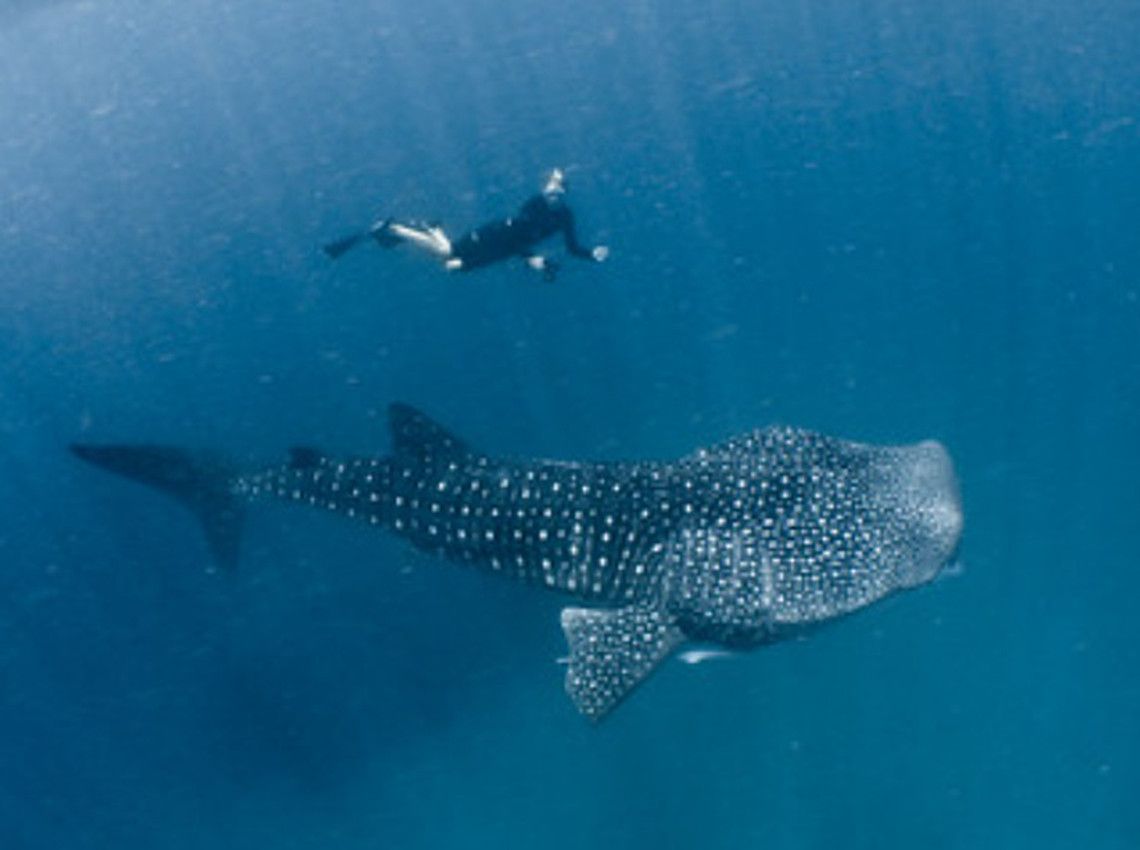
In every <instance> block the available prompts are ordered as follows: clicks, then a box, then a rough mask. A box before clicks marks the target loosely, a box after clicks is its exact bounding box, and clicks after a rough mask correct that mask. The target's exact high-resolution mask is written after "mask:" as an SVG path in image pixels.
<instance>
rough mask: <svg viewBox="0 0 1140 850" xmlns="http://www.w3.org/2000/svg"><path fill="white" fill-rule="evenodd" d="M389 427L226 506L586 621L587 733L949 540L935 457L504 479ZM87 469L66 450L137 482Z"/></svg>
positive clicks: (871, 452)
mask: <svg viewBox="0 0 1140 850" xmlns="http://www.w3.org/2000/svg"><path fill="white" fill-rule="evenodd" d="M390 419H391V427H392V437H393V441H392V451H391V453H390V454H389V455H387V456H384V457H375V458H348V459H336V458H332V457H328V456H326V455H324V454H322V453H320V452H318V451H315V450H313V449H297V450H294V453H293V459H292V461H291V462H290V463H288V464H286V465H283V466H280V467H275V468H271V469H267V470H263V471H260V472H256V473H246V474H239V475H233V476H230V477H229V478H228V479H227V480H228V485H227V486H228V487H229V492H230V495H231V497H233V498H234V500H235V501H236V502H238V503H242V502H245V501H248V500H253V501H259V500H264V499H283V500H285V501H289V502H296V503H300V504H304V505H309V506H312V507H316V508H319V509H321V510H326V511H331V512H334V513H338V514H342V515H344V516H347V517H349V518H352V519H355V520H358V521H361V522H365V523H368V524H371V525H375V526H379V527H383V528H386V529H389V530H391V531H392V532H394V533H396V534H399V535H401V536H402V537H404V538H405V539H407V540H408V541H409V542H410V543H412V544H413V545H414V546H416V547H418V548H421V549H424V550H427V551H429V552H433V553H436V554H438V555H440V556H442V557H444V558H447V559H450V560H454V561H458V562H463V563H467V564H471V565H473V566H477V567H480V568H483V569H486V570H488V571H489V572H492V573H497V574H501V575H505V576H509V577H510V578H512V579H515V580H520V581H525V582H528V583H531V584H536V585H539V586H543V587H546V588H549V589H551V590H554V591H557V592H561V593H563V594H567V595H570V596H572V597H574V598H575V599H577V600H580V601H581V602H583V603H585V604H586V605H587V606H590V607H572V608H567V609H566V610H565V611H564V612H563V615H562V626H563V630H564V632H565V633H566V637H567V641H568V644H569V647H570V657H569V666H568V670H567V676H566V688H567V691H568V693H569V694H570V696H571V698H572V699H573V700H574V702H575V704H576V706H577V707H578V709H579V710H580V711H581V712H582V713H583V714H585V715H586V716H588V717H590V718H593V719H598V718H601V717H603V716H605V715H606V714H608V713H609V712H610V711H612V710H613V708H614V707H615V706H616V705H617V704H618V703H619V702H620V701H621V700H622V699H623V698H624V697H625V696H626V695H627V694H628V693H629V692H630V691H631V690H632V689H633V688H634V687H635V686H636V685H637V683H638V682H640V681H641V680H643V679H644V678H645V677H646V676H647V675H649V673H650V672H652V670H653V669H654V667H655V666H656V665H657V664H659V663H660V662H661V660H663V659H664V658H666V657H667V656H668V655H669V654H670V653H671V652H672V651H673V649H675V648H676V647H677V646H679V645H680V644H681V643H682V642H684V641H685V640H689V639H692V640H700V641H703V642H713V643H719V644H722V645H725V646H730V647H750V646H755V645H758V644H761V643H766V642H770V641H773V640H778V639H780V638H781V637H784V636H786V635H788V634H790V633H793V632H795V631H797V630H799V629H801V628H802V627H803V626H805V625H810V624H815V623H821V622H825V621H827V620H831V619H834V618H836V617H839V616H842V615H844V614H847V613H850V612H852V611H855V610H858V609H860V608H863V607H865V606H867V605H869V604H871V603H872V602H875V601H876V600H878V599H881V598H882V597H884V596H886V595H888V594H890V593H892V592H894V591H896V590H901V589H904V588H908V587H914V586H916V585H920V584H923V583H925V582H927V581H930V580H931V579H932V578H934V576H935V575H936V574H937V573H938V571H939V570H940V569H941V568H942V567H943V566H945V565H946V564H947V563H948V562H949V561H950V560H951V559H952V558H953V556H954V553H955V550H956V548H957V545H958V540H959V537H960V535H961V530H962V512H961V507H960V504H959V497H958V489H957V483H956V480H955V476H954V471H953V467H952V465H951V462H950V458H949V456H948V455H947V453H946V451H945V449H944V448H943V447H942V446H941V445H940V444H938V443H935V442H925V443H919V444H916V445H912V446H898V447H877V446H869V445H863V444H858V443H852V442H847V441H843V440H838V439H835V438H831V437H827V436H823V435H820V434H815V433H812V432H809V431H803V430H799V429H794V428H768V429H764V430H758V431H754V432H751V433H749V434H745V435H743V436H740V437H737V438H734V439H732V440H728V441H727V442H724V443H722V444H720V445H717V446H713V447H710V448H706V449H700V450H698V451H697V452H695V453H694V454H692V455H690V456H688V457H685V458H682V459H680V460H679V461H675V462H671V463H651V462H637V463H574V462H557V461H542V460H534V461H507V460H502V459H498V458H494V457H492V456H489V455H486V454H484V453H482V452H479V451H476V450H475V449H473V448H471V447H470V446H468V445H467V444H466V443H464V442H463V441H462V440H460V439H459V438H458V437H456V436H455V435H453V434H451V433H449V432H447V431H446V430H444V429H443V428H442V427H440V426H439V425H437V424H436V423H434V422H432V421H431V420H430V419H428V418H427V417H426V416H424V415H423V414H421V413H419V412H418V411H416V410H414V409H412V408H410V407H406V406H403V405H394V406H393V407H392V409H391V414H390ZM118 451H120V452H121V451H131V449H129V448H128V449H123V448H122V447H119V449H118ZM134 451H136V452H138V451H140V450H139V449H134ZM150 451H151V452H152V454H153V452H154V449H153V448H152V449H150ZM162 451H172V450H162ZM99 452H100V450H99V449H98V448H91V447H80V448H78V449H77V453H78V454H80V456H81V457H84V458H85V459H87V460H91V461H92V462H95V463H97V464H99V465H102V466H105V467H107V468H111V469H113V470H114V471H117V472H120V473H121V474H125V475H128V476H130V477H135V478H140V479H142V478H143V476H142V475H139V474H134V473H132V472H131V471H129V469H128V468H127V467H128V464H126V463H125V462H123V461H122V460H121V459H119V460H116V461H115V462H110V461H108V460H107V459H106V458H101V457H100V455H99ZM187 463H189V462H188V461H183V465H186V464H187ZM152 465H153V462H152ZM191 466H192V463H191ZM147 474H148V475H149V476H150V477H149V478H147V479H146V480H147V482H148V483H152V484H155V486H160V487H161V486H162V485H161V484H157V483H156V482H155V481H154V476H153V474H152V473H151V472H150V469H149V468H148V470H147ZM180 474H181V475H182V477H181V478H180V479H179V480H180V481H181V480H183V479H184V478H185V475H184V473H180ZM166 489H171V488H166ZM183 498H185V497H184V496H183ZM204 522H205V523H206V525H207V528H208V527H209V522H208V520H205V519H204Z"/></svg>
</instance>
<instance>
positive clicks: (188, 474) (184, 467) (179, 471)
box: [71, 443, 245, 569]
mask: <svg viewBox="0 0 1140 850" xmlns="http://www.w3.org/2000/svg"><path fill="white" fill-rule="evenodd" d="M71 451H72V453H73V454H74V455H75V456H76V457H78V458H80V459H82V460H85V461H87V462H88V463H90V464H93V465H95V466H98V467H102V468H103V469H106V470H108V471H110V472H114V473H116V474H117V475H122V476H123V477H124V478H130V479H131V480H133V481H138V482H139V483H140V484H149V485H150V486H151V487H154V488H155V489H157V490H161V491H162V492H163V493H166V494H167V495H169V496H172V497H173V498H174V499H175V500H177V501H178V502H179V503H180V504H182V505H183V506H184V507H186V508H188V509H189V510H190V511H191V513H193V514H194V515H195V516H196V517H198V521H199V522H201V523H202V530H203V531H204V532H205V534H206V542H207V544H208V545H209V547H210V553H211V554H212V555H213V556H214V560H215V562H216V563H217V564H218V566H220V567H222V568H224V569H233V568H235V567H236V566H237V561H238V552H239V549H240V547H241V533H242V528H243V526H244V524H245V508H244V506H243V505H242V504H241V502H240V501H239V499H238V497H237V496H236V495H235V494H234V492H233V485H234V482H235V480H236V479H237V473H236V471H235V470H234V469H232V468H231V467H230V466H229V465H228V464H226V463H225V462H223V461H220V460H219V459H218V458H217V457H215V456H213V455H209V454H205V453H198V452H192V451H186V450H185V449H178V448H174V447H172V446H154V445H133V446H131V445H91V444H87V443H73V444H72V445H71Z"/></svg>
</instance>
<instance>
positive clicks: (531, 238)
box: [451, 194, 593, 271]
mask: <svg viewBox="0 0 1140 850" xmlns="http://www.w3.org/2000/svg"><path fill="white" fill-rule="evenodd" d="M558 232H561V233H562V238H563V239H564V240H565V241H566V250H567V251H569V252H570V253H571V254H573V255H574V256H575V257H581V258H582V259H586V260H589V259H593V254H591V253H590V251H589V249H588V248H585V247H583V246H582V245H581V243H579V242H578V236H577V234H576V233H575V231H574V213H572V212H571V211H570V207H568V206H567V205H566V203H565V202H564V201H562V200H561V199H555V200H550V199H548V198H547V197H546V196H545V195H541V194H539V195H535V196H534V197H532V198H530V199H529V200H527V202H526V203H524V204H523V205H522V206H521V207H520V208H519V211H518V213H517V214H515V215H514V216H513V217H511V218H504V219H500V220H498V221H491V222H488V223H486V224H482V225H480V226H479V227H476V228H475V229H474V230H471V231H469V232H467V233H464V234H463V235H462V236H460V237H459V238H458V239H456V240H455V241H454V242H452V243H451V256H452V257H454V258H456V259H458V260H462V261H463V265H462V266H461V269H462V270H463V271H471V270H472V269H477V268H480V267H481V266H486V265H490V264H491V263H497V262H499V261H500V260H506V259H508V258H510V257H531V256H533V255H534V254H535V250H534V249H535V247H536V246H537V245H538V243H539V242H542V241H543V240H544V239H548V238H550V237H551V236H553V235H555V234H556V233H558Z"/></svg>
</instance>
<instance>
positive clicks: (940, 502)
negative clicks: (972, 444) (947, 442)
mask: <svg viewBox="0 0 1140 850" xmlns="http://www.w3.org/2000/svg"><path fill="white" fill-rule="evenodd" d="M895 462H896V463H897V472H896V475H895V476H892V477H894V479H895V480H894V482H893V485H892V484H888V486H889V487H891V486H893V489H894V491H895V492H894V494H893V496H894V499H895V501H896V505H895V508H896V510H897V511H898V513H899V516H900V520H901V522H902V523H903V524H904V525H905V526H909V527H910V529H911V530H910V532H909V534H907V535H906V536H907V537H908V538H909V539H908V540H907V547H906V548H907V549H908V550H909V553H908V557H905V558H903V559H901V560H900V563H899V573H898V578H899V583H900V584H901V585H903V586H905V587H911V586H914V585H917V584H923V583H925V582H928V581H930V580H931V579H933V578H934V577H935V576H937V575H938V574H939V572H940V571H941V570H943V569H944V568H946V567H947V566H949V565H950V564H951V563H952V562H953V561H954V559H955V557H956V556H957V552H958V546H959V543H960V542H961V539H962V529H963V524H964V519H963V514H962V499H961V495H960V489H959V486H958V476H957V475H956V474H955V472H954V464H953V462H952V461H951V460H950V455H949V453H948V452H947V451H946V448H945V447H944V446H943V445H942V444H941V443H939V442H937V441H935V440H927V441H925V442H922V443H918V444H916V445H913V446H903V447H900V448H899V449H897V454H896V456H895Z"/></svg>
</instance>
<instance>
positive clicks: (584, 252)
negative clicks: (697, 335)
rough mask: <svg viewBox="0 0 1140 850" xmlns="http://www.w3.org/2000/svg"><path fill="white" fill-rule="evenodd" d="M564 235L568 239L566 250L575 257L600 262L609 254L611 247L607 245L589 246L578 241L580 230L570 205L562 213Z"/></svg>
mask: <svg viewBox="0 0 1140 850" xmlns="http://www.w3.org/2000/svg"><path fill="white" fill-rule="evenodd" d="M562 237H563V239H565V241H566V250H567V251H568V252H569V253H571V254H573V255H574V256H575V257H580V258H581V259H583V260H593V261H594V262H595V263H600V262H602V261H603V260H605V258H606V257H608V256H609V253H610V251H609V248H607V247H606V246H605V245H598V246H596V247H594V248H587V247H585V246H584V245H582V243H581V242H579V241H578V232H577V230H576V229H575V227H574V213H572V212H571V211H570V208H569V207H566V208H565V209H564V210H563V214H562Z"/></svg>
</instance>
